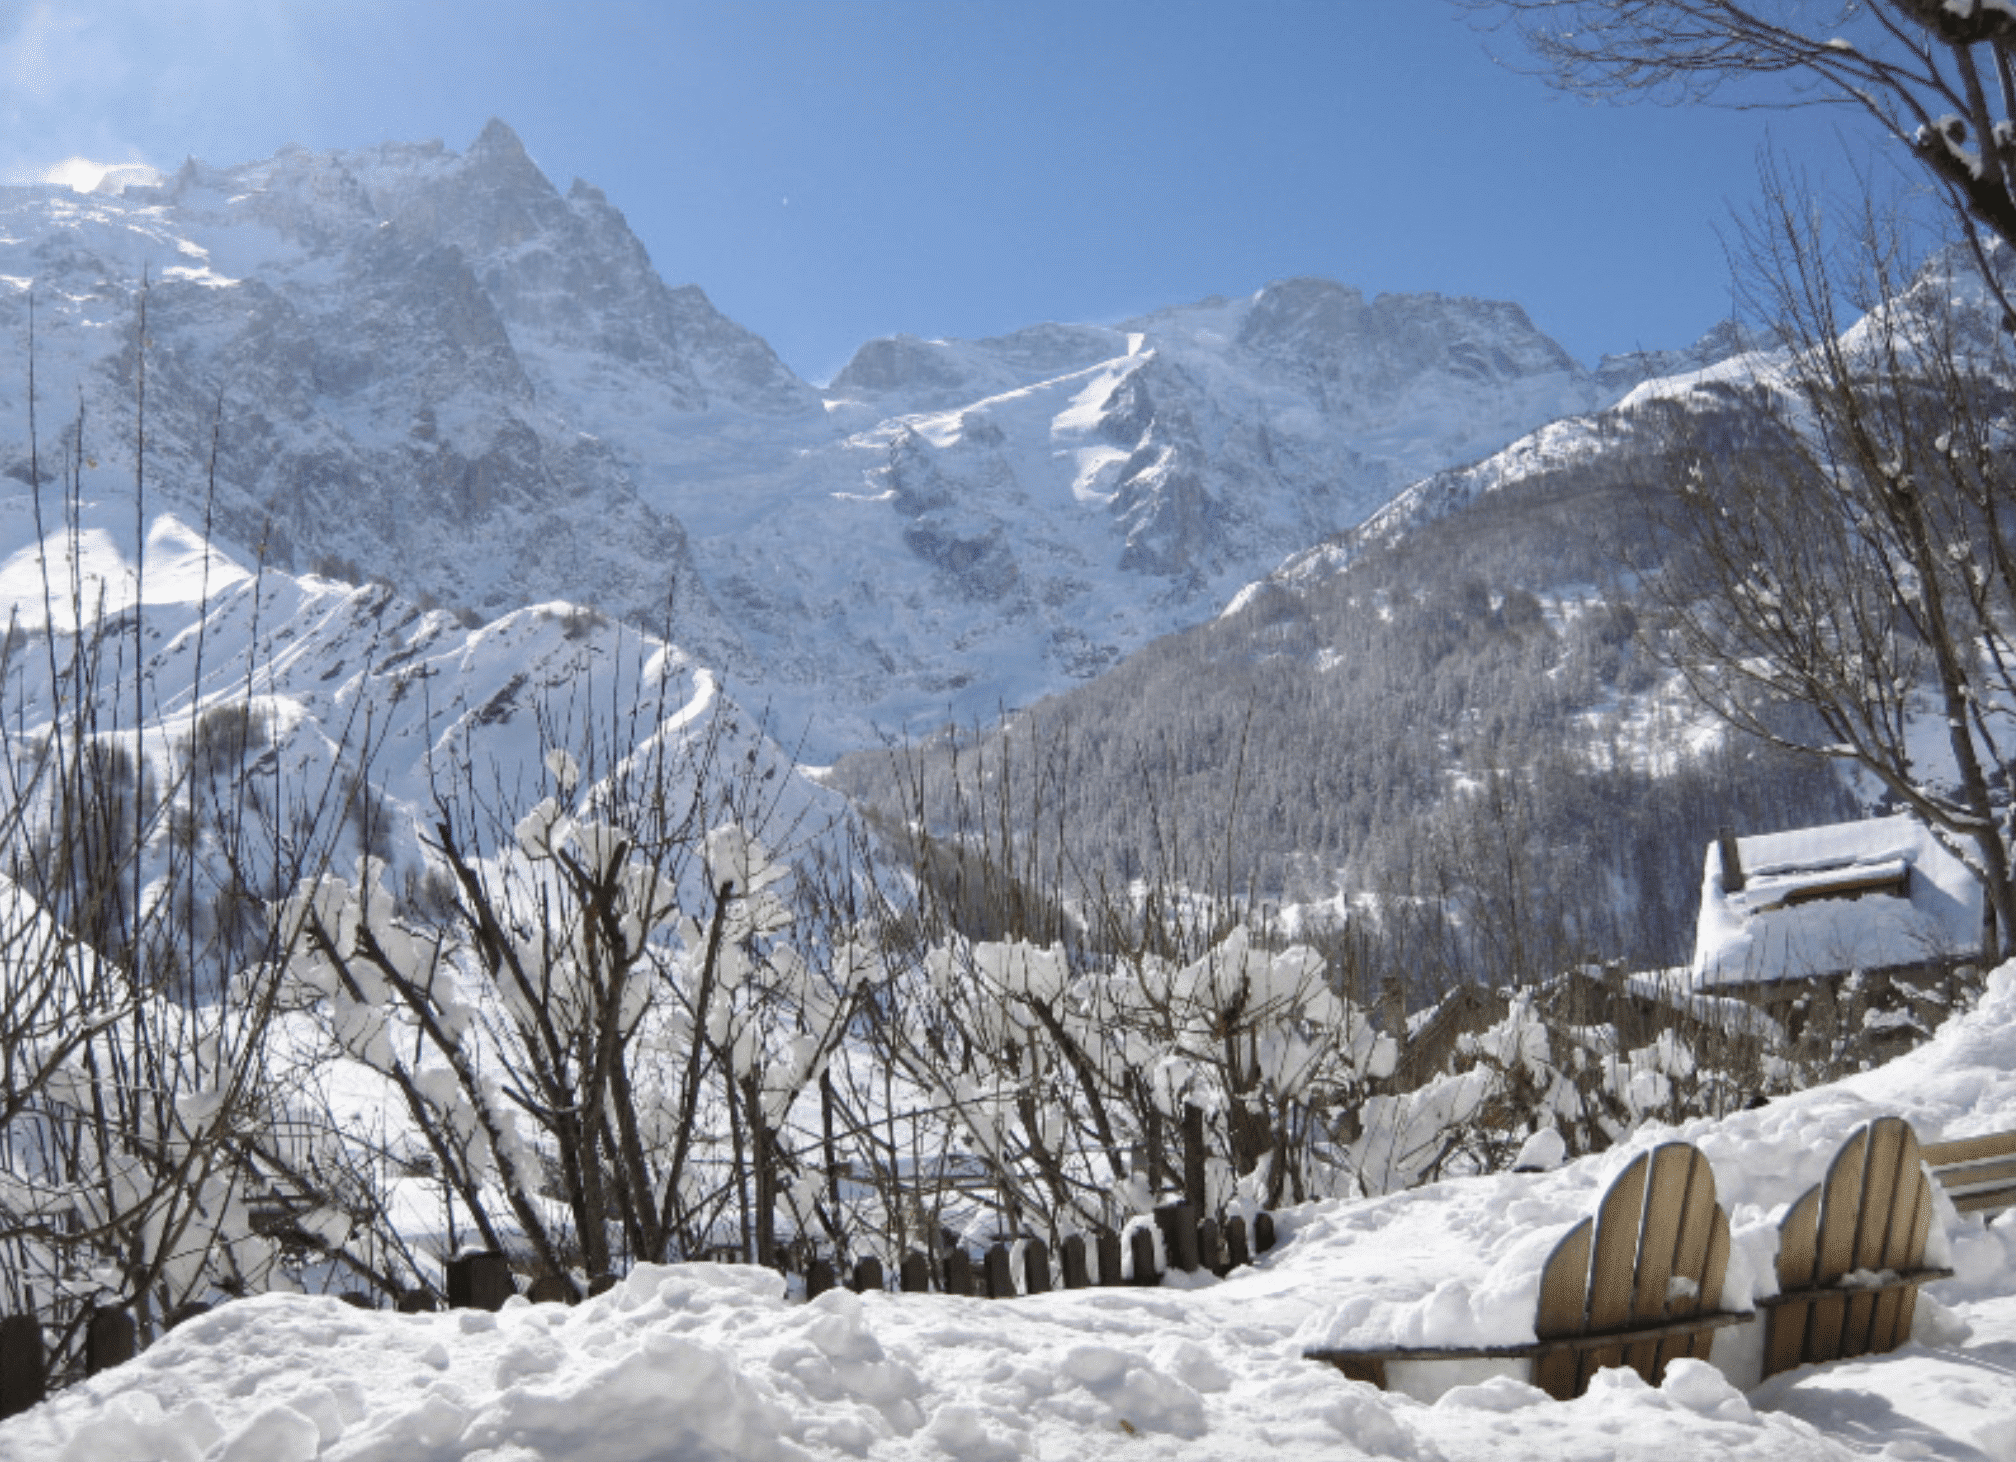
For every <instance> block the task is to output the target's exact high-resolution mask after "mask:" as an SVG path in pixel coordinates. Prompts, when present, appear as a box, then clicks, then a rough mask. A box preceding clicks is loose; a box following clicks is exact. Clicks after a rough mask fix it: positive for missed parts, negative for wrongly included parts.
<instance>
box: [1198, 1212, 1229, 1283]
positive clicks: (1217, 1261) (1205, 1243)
mask: <svg viewBox="0 0 2016 1462" xmlns="http://www.w3.org/2000/svg"><path fill="white" fill-rule="evenodd" d="M1197 1262H1198V1263H1199V1264H1200V1265H1202V1266H1203V1267H1204V1268H1206V1269H1208V1270H1210V1271H1211V1272H1212V1273H1213V1274H1215V1275H1217V1276H1219V1278H1221V1279H1222V1278H1224V1276H1225V1271H1226V1270H1228V1269H1229V1268H1231V1266H1230V1265H1229V1264H1227V1263H1226V1262H1225V1241H1224V1240H1223V1239H1221V1238H1220V1237H1219V1236H1218V1223H1217V1220H1215V1219H1210V1218H1207V1219H1205V1220H1204V1221H1203V1222H1202V1223H1200V1224H1198V1225H1197Z"/></svg>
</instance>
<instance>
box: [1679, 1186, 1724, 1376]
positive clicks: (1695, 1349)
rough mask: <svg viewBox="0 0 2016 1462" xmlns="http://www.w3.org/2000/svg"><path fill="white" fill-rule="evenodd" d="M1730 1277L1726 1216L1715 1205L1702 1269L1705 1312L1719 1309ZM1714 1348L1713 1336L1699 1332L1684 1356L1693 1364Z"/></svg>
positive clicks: (1703, 1331) (1710, 1217) (1710, 1219)
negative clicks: (1693, 1361) (1724, 1283)
mask: <svg viewBox="0 0 2016 1462" xmlns="http://www.w3.org/2000/svg"><path fill="white" fill-rule="evenodd" d="M1728 1273H1729V1215H1728V1214H1726V1213H1724V1212H1723V1211H1722V1205H1721V1204H1719V1203H1718V1204H1716V1205H1715V1208H1714V1210H1713V1211H1712V1212H1711V1213H1710V1215H1709V1231H1708V1257H1707V1260H1706V1261H1705V1262H1704V1263H1703V1264H1702V1266H1701V1303H1702V1306H1703V1307H1704V1308H1707V1307H1709V1306H1712V1307H1713V1308H1714V1310H1716V1311H1719V1310H1720V1309H1721V1308H1722V1281H1723V1279H1724V1278H1726V1277H1727V1276H1728ZM1714 1347H1715V1332H1714V1331H1712V1330H1699V1331H1696V1332H1695V1335H1694V1343H1693V1344H1692V1345H1690V1346H1689V1347H1688V1348H1687V1354H1688V1355H1689V1356H1691V1357H1692V1358H1693V1359H1695V1360H1706V1359H1708V1353H1709V1352H1710V1351H1711V1350H1713V1349H1714Z"/></svg>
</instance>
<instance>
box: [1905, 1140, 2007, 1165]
mask: <svg viewBox="0 0 2016 1462" xmlns="http://www.w3.org/2000/svg"><path fill="white" fill-rule="evenodd" d="M1924 1155H1925V1161H1926V1162H1928V1163H1930V1164H1931V1165H1932V1166H1933V1167H1935V1168H1948V1167H1952V1166H1954V1165H1955V1164H1958V1163H1970V1162H1981V1161H1983V1160H1984V1159H1987V1158H1991V1157H2016V1132H1987V1133H1983V1134H1982V1135H1981V1136H1979V1137H1957V1138H1955V1139H1953V1140H1952V1141H1951V1142H1928V1143H1926V1144H1925V1147H1924Z"/></svg>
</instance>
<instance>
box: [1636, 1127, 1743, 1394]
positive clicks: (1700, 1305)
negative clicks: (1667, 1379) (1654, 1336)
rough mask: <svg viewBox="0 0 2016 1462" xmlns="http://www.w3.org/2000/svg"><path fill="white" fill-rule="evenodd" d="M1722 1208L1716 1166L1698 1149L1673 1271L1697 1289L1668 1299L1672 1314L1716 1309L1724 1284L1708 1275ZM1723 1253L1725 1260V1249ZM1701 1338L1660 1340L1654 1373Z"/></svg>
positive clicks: (1662, 1372)
mask: <svg viewBox="0 0 2016 1462" xmlns="http://www.w3.org/2000/svg"><path fill="white" fill-rule="evenodd" d="M1721 1211H1722V1210H1721V1205H1720V1204H1718V1203H1717V1202H1716V1201H1715V1170H1714V1169H1713V1168H1712V1167H1710V1166H1709V1165H1708V1157H1707V1154H1705V1153H1703V1152H1700V1151H1698V1150H1695V1151H1694V1152H1693V1160H1692V1162H1690V1163H1689V1165H1688V1169H1687V1196H1686V1199H1685V1202H1684V1203H1683V1205H1682V1208H1681V1214H1680V1231H1679V1233H1678V1234H1677V1235H1675V1237H1674V1245H1673V1275H1674V1276H1675V1277H1676V1278H1680V1279H1685V1280H1687V1281H1688V1282H1689V1283H1690V1284H1691V1285H1692V1286H1693V1289H1694V1292H1693V1293H1692V1294H1681V1295H1676V1296H1674V1298H1673V1299H1671V1300H1670V1301H1668V1302H1667V1305H1666V1313H1667V1315H1668V1316H1670V1317H1672V1318H1675V1319H1679V1318H1682V1317H1684V1316H1687V1315H1693V1314H1697V1313H1699V1312H1700V1311H1701V1310H1703V1309H1714V1308H1715V1307H1716V1305H1717V1302H1718V1301H1719V1299H1720V1295H1721V1289H1722V1286H1721V1281H1720V1278H1719V1276H1718V1278H1717V1281H1716V1284H1715V1286H1714V1288H1713V1289H1712V1290H1711V1289H1710V1288H1709V1286H1708V1283H1707V1277H1708V1259H1709V1254H1710V1251H1711V1250H1712V1248H1713V1247H1714V1238H1715V1218H1716V1216H1717V1215H1719V1214H1720V1213H1721ZM1723 1257H1724V1260H1725V1262H1726V1260H1727V1257H1728V1256H1727V1253H1726V1251H1725V1253H1724V1256H1723ZM1703 1333H1705V1332H1703ZM1709 1339H1711V1340H1712V1339H1713V1337H1712V1336H1710V1337H1709ZM1701 1340H1702V1335H1700V1334H1696V1335H1688V1336H1677V1337H1673V1338H1671V1339H1667V1340H1663V1341H1661V1342H1660V1343H1659V1350H1658V1353H1657V1355H1656V1356H1655V1357H1654V1358H1653V1362H1652V1371H1651V1374H1652V1375H1655V1376H1663V1375H1665V1373H1666V1366H1667V1363H1668V1362H1670V1361H1674V1360H1678V1359H1681V1358H1682V1357H1685V1356H1691V1355H1693V1353H1694V1350H1695V1347H1696V1346H1697V1345H1699V1344H1700V1343H1701Z"/></svg>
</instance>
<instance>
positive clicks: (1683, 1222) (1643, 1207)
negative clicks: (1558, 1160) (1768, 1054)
mask: <svg viewBox="0 0 2016 1462" xmlns="http://www.w3.org/2000/svg"><path fill="white" fill-rule="evenodd" d="M1728 1260H1729V1220H1728V1217H1727V1216H1726V1215H1725V1214H1724V1213H1723V1212H1722V1208H1721V1205H1720V1204H1718V1203H1717V1202H1716V1201H1715V1177H1714V1174H1713V1173H1712V1172H1711V1171H1710V1170H1709V1167H1708V1159H1707V1158H1706V1157H1704V1156H1703V1155H1702V1154H1701V1152H1700V1151H1699V1150H1698V1149H1697V1148H1695V1147H1693V1146H1691V1145H1689V1144H1687V1143H1684V1142H1669V1143H1666V1144H1664V1145H1663V1146H1660V1147H1658V1148H1655V1149H1653V1150H1652V1151H1650V1152H1644V1153H1640V1154H1639V1155H1638V1156H1637V1157H1635V1158H1633V1159H1632V1160H1631V1162H1630V1164H1629V1165H1628V1166H1627V1167H1626V1168H1625V1169H1624V1170H1623V1171H1622V1172H1621V1173H1619V1174H1618V1175H1617V1178H1616V1180H1615V1181H1614V1182H1612V1183H1611V1185H1610V1187H1609V1190H1608V1191H1607V1192H1606V1193H1605V1194H1604V1196H1603V1200H1602V1202H1601V1203H1600V1204H1599V1205H1598V1207H1597V1211H1596V1215H1595V1217H1594V1218H1593V1219H1589V1218H1585V1219H1583V1220H1582V1221H1581V1222H1580V1223H1578V1224H1576V1225H1575V1226H1574V1227H1573V1228H1572V1229H1570V1230H1569V1231H1568V1233H1567V1234H1566V1235H1565V1236H1564V1237H1563V1238H1562V1239H1561V1241H1560V1242H1559V1243H1557V1244H1556V1245H1555V1246H1554V1250H1553V1253H1552V1254H1551V1255H1550V1256H1549V1258H1548V1260H1547V1262H1546V1265H1545V1267H1544V1269H1543V1270H1542V1272H1541V1277H1540V1299H1539V1305H1538V1313H1537V1314H1536V1316H1535V1320H1534V1334H1535V1336H1536V1337H1537V1339H1535V1340H1533V1341H1531V1342H1527V1343H1524V1344H1517V1345H1497V1346H1470V1347H1386V1348H1380V1349H1353V1348H1349V1347H1333V1348H1325V1349H1320V1350H1310V1351H1306V1352H1304V1354H1305V1355H1306V1356H1308V1358H1310V1359H1312V1360H1322V1361H1327V1362H1329V1363H1330V1364H1331V1365H1334V1366H1336V1367H1337V1368H1338V1369H1339V1370H1341V1371H1343V1372H1344V1374H1345V1375H1347V1376H1349V1377H1351V1378H1352V1379H1353V1380H1360V1381H1369V1382H1371V1383H1372V1384H1373V1385H1376V1386H1379V1387H1381V1388H1382V1389H1383V1388H1384V1387H1385V1386H1386V1384H1387V1373H1386V1366H1387V1363H1388V1362H1391V1361H1419V1360H1469V1359H1516V1358H1519V1357H1529V1358H1530V1359H1531V1362H1532V1372H1531V1375H1532V1381H1533V1384H1534V1385H1536V1386H1538V1387H1540V1388H1541V1389H1542V1390H1544V1391H1546V1392H1547V1393H1548V1394H1549V1395H1550V1396H1553V1397H1555V1398H1556V1399H1557V1400H1563V1401H1566V1400H1569V1399H1571V1398H1573V1397H1576V1396H1579V1395H1581V1394H1582V1392H1583V1390H1584V1389H1586V1388H1587V1386H1588V1384H1589V1380H1590V1378H1591V1377H1592V1376H1594V1375H1595V1373H1596V1372H1597V1371H1598V1370H1600V1369H1602V1368H1603V1367H1604V1366H1615V1365H1629V1366H1630V1367H1632V1369H1634V1370H1636V1371H1637V1372H1638V1373H1639V1374H1640V1375H1642V1376H1644V1377H1645V1379H1646V1380H1647V1381H1649V1382H1651V1383H1652V1384H1654V1385H1657V1384H1658V1383H1659V1381H1660V1379H1661V1378H1662V1377H1663V1375H1664V1373H1665V1369H1666V1366H1667V1363H1668V1362H1670V1361H1673V1360H1677V1359H1679V1358H1681V1357H1685V1356H1692V1357H1695V1358H1698V1359H1706V1357H1707V1355H1708V1348H1709V1346H1710V1344H1711V1343H1712V1341H1713V1338H1714V1337H1713V1332H1714V1331H1715V1330H1717V1329H1720V1328H1721V1327H1723V1326H1725V1325H1734V1324H1737V1323H1739V1322H1741V1321H1744V1320H1748V1319H1751V1318H1753V1317H1752V1315H1751V1314H1749V1313H1748V1312H1743V1313H1728V1312H1724V1311H1722V1310H1720V1309H1716V1308H1705V1307H1704V1306H1705V1305H1706V1304H1707V1303H1708V1302H1709V1301H1710V1300H1711V1298H1712V1300H1713V1301H1714V1302H1716V1303H1718V1304H1719V1301H1720V1297H1721V1292H1722V1280H1723V1275H1724V1271H1725V1269H1726V1267H1727V1264H1728Z"/></svg>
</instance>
